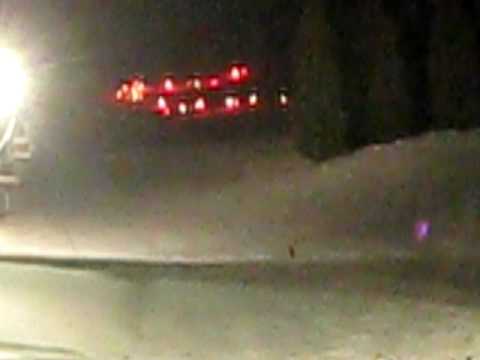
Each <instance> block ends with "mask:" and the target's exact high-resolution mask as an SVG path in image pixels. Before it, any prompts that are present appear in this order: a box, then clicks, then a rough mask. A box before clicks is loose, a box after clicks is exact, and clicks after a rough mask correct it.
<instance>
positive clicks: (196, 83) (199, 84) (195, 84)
mask: <svg viewBox="0 0 480 360" xmlns="http://www.w3.org/2000/svg"><path fill="white" fill-rule="evenodd" d="M193 88H194V89H197V90H202V80H200V79H199V78H195V79H193Z"/></svg>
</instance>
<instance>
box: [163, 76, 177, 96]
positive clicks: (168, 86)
mask: <svg viewBox="0 0 480 360" xmlns="http://www.w3.org/2000/svg"><path fill="white" fill-rule="evenodd" d="M163 88H164V89H165V91H166V92H168V93H173V92H174V91H175V83H174V81H173V79H172V78H171V77H168V78H166V79H165V81H164V83H163Z"/></svg>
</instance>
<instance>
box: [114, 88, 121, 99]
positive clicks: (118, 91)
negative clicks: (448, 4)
mask: <svg viewBox="0 0 480 360" xmlns="http://www.w3.org/2000/svg"><path fill="white" fill-rule="evenodd" d="M115 98H116V99H117V101H122V100H123V91H122V89H118V90H117V92H116V94H115Z"/></svg>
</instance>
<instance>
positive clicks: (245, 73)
mask: <svg viewBox="0 0 480 360" xmlns="http://www.w3.org/2000/svg"><path fill="white" fill-rule="evenodd" d="M240 75H241V77H242V78H243V79H246V78H248V76H249V75H250V70H249V69H248V66H247V65H242V67H241V68H240Z"/></svg>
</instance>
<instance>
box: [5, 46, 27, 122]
mask: <svg viewBox="0 0 480 360" xmlns="http://www.w3.org/2000/svg"><path fill="white" fill-rule="evenodd" d="M0 79H1V81H2V84H3V86H0V118H3V117H6V116H12V115H14V114H15V112H17V111H18V110H19V108H20V107H21V106H22V105H23V103H24V101H25V96H26V94H27V74H26V72H25V69H24V68H23V65H22V62H21V60H20V58H19V57H18V56H17V54H15V53H14V52H13V51H11V50H9V49H1V48H0Z"/></svg>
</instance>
